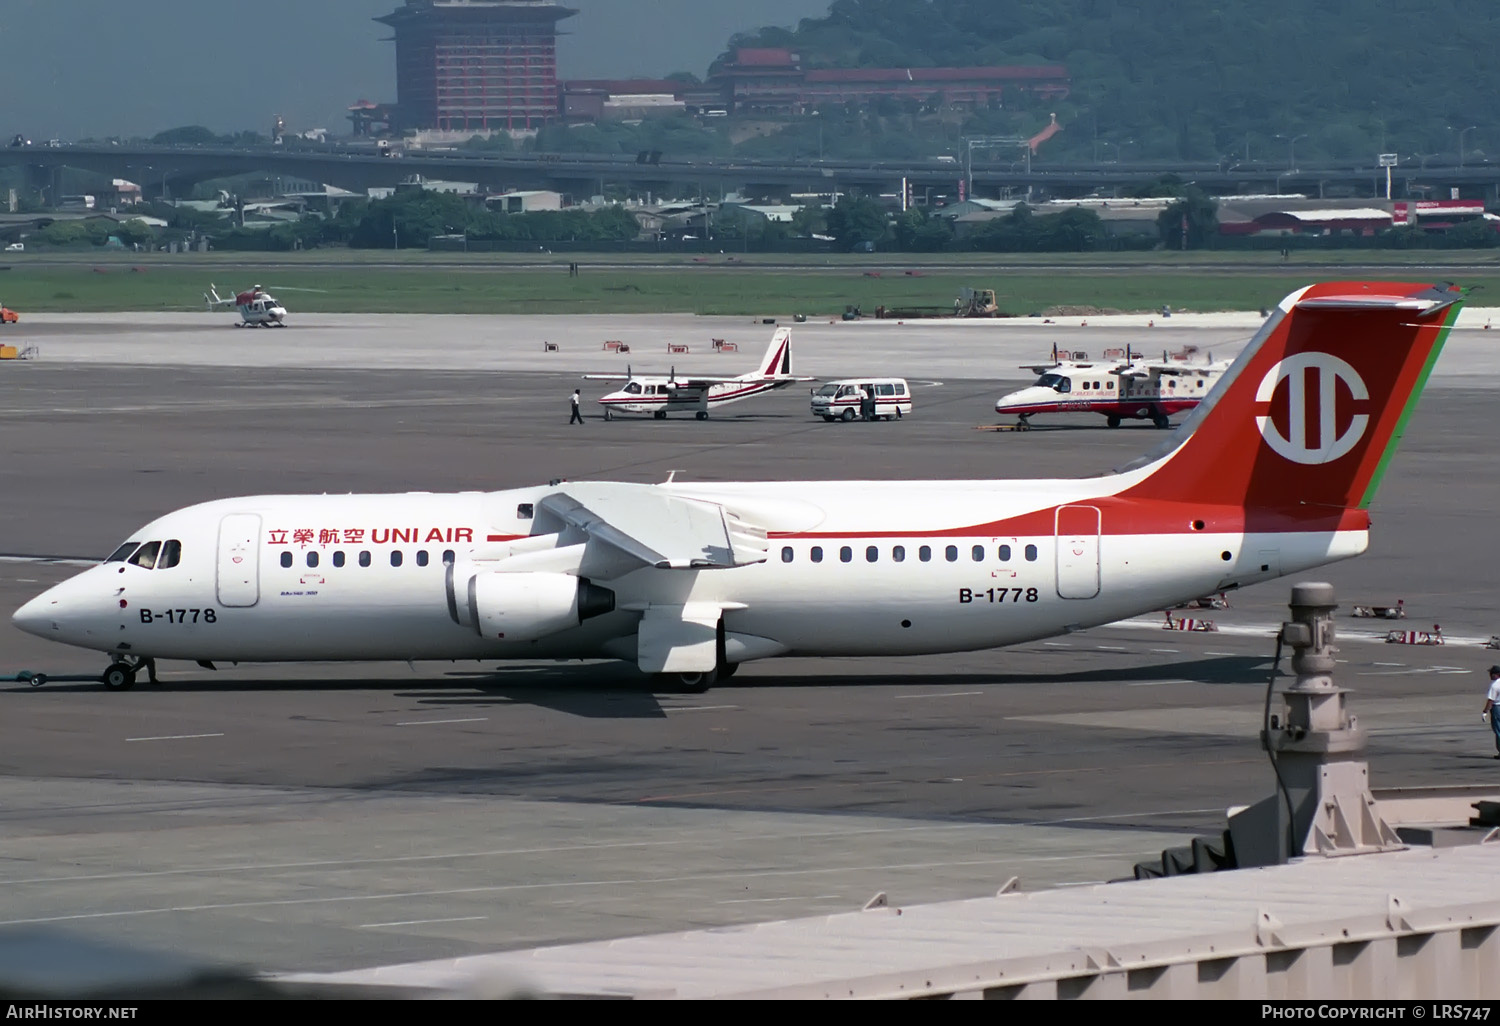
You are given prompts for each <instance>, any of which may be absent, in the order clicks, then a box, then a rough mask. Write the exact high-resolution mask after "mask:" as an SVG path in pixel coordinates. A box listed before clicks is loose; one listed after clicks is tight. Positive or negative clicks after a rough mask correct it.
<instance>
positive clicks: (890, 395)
mask: <svg viewBox="0 0 1500 1026" xmlns="http://www.w3.org/2000/svg"><path fill="white" fill-rule="evenodd" d="M870 395H873V396H874V397H875V416H876V417H879V418H880V419H882V420H900V419H901V418H902V417H904V416H906V415H907V414H908V413H910V412H911V388H910V386H908V385H907V383H906V379H905V378H844V379H842V380H839V381H830V382H828V383H827V384H825V385H823V386H822V387H820V388H815V389H813V392H812V413H813V416H814V417H822V418H823V419H824V420H827V421H835V420H856V419H859V418H860V417H863V416H864V412H863V405H862V404H863V402H864V400H865V398H866V397H867V396H870Z"/></svg>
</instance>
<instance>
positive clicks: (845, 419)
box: [839, 410, 854, 424]
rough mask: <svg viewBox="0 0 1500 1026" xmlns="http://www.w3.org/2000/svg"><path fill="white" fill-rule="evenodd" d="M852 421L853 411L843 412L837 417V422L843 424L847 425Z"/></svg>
mask: <svg viewBox="0 0 1500 1026" xmlns="http://www.w3.org/2000/svg"><path fill="white" fill-rule="evenodd" d="M853 419H854V411H853V410H845V411H844V412H843V413H842V414H840V415H839V420H842V421H843V422H844V423H845V424H847V423H849V422H850V421H851V420H853Z"/></svg>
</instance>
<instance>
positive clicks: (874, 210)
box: [827, 195, 890, 249]
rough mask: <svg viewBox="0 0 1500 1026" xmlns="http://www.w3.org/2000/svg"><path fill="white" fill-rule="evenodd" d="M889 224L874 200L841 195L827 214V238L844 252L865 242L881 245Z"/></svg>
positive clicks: (882, 209)
mask: <svg viewBox="0 0 1500 1026" xmlns="http://www.w3.org/2000/svg"><path fill="white" fill-rule="evenodd" d="M889 220H890V219H889V218H888V217H887V216H886V212H885V207H883V206H881V205H880V204H879V203H877V202H876V201H875V200H872V199H870V198H869V197H867V196H849V195H844V196H840V197H839V201H838V203H836V204H834V206H833V208H832V209H831V210H829V211H828V214H827V222H828V234H830V235H832V236H833V237H834V240H835V241H836V242H837V243H838V244H839V246H840V247H842V248H845V249H847V248H849V247H851V246H855V245H858V244H860V243H864V242H870V243H876V242H881V241H883V240H884V239H885V237H886V234H887V232H888V230H889Z"/></svg>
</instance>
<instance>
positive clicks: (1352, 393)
mask: <svg viewBox="0 0 1500 1026" xmlns="http://www.w3.org/2000/svg"><path fill="white" fill-rule="evenodd" d="M1283 381H1285V382H1286V399H1287V402H1286V434H1282V432H1281V428H1280V427H1278V426H1277V424H1276V422H1275V420H1273V419H1272V417H1271V411H1270V408H1269V407H1270V404H1271V401H1272V399H1273V398H1274V397H1275V396H1276V394H1277V389H1278V388H1279V387H1280V385H1281V383H1282V382H1283ZM1341 381H1342V382H1343V383H1344V387H1345V389H1347V391H1348V394H1349V397H1350V399H1352V400H1353V401H1354V402H1363V401H1364V400H1367V399H1369V398H1370V393H1369V390H1368V389H1367V388H1365V383H1364V380H1363V379H1361V378H1360V376H1359V373H1358V372H1357V371H1356V370H1355V369H1354V368H1353V367H1351V366H1349V364H1348V363H1346V362H1344V361H1343V360H1340V359H1339V358H1338V357H1337V356H1333V355H1331V354H1329V353H1298V354H1297V355H1295V356H1289V357H1287V358H1286V359H1285V360H1282V361H1280V362H1279V363H1277V364H1276V365H1275V366H1274V367H1272V368H1271V369H1270V370H1269V371H1267V372H1266V376H1265V377H1264V378H1262V379H1261V382H1260V388H1258V389H1257V390H1256V393H1255V401H1256V402H1257V403H1263V404H1265V406H1266V409H1265V412H1264V413H1263V414H1261V415H1258V416H1257V417H1256V418H1255V423H1256V426H1257V427H1259V428H1260V436H1261V437H1262V438H1264V439H1265V440H1266V444H1267V445H1269V446H1270V447H1271V449H1272V451H1274V452H1275V453H1276V454H1277V455H1279V456H1281V457H1283V458H1285V459H1288V460H1291V461H1292V462H1293V463H1301V464H1304V465H1309V466H1310V465H1316V464H1320V463H1332V462H1333V461H1334V460H1336V459H1339V458H1340V457H1343V456H1347V455H1348V454H1349V451H1350V450H1351V449H1353V448H1354V446H1355V445H1356V444H1358V442H1359V440H1360V439H1361V438H1363V437H1364V433H1365V430H1366V429H1367V428H1368V427H1369V426H1370V417H1369V414H1366V413H1354V412H1352V410H1345V411H1344V413H1345V417H1344V418H1340V416H1339V413H1340V410H1339V394H1338V393H1339V388H1338V385H1339V382H1341ZM1341 419H1345V420H1346V421H1347V423H1345V424H1344V426H1343V432H1342V433H1339V422H1340V420H1341Z"/></svg>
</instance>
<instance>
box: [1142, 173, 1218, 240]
mask: <svg viewBox="0 0 1500 1026" xmlns="http://www.w3.org/2000/svg"><path fill="white" fill-rule="evenodd" d="M1156 229H1157V231H1158V232H1160V233H1161V241H1162V245H1163V246H1165V247H1166V248H1167V249H1202V248H1203V247H1204V246H1206V245H1208V244H1210V243H1211V242H1212V241H1213V240H1214V239H1215V238H1217V237H1218V232H1219V208H1218V205H1217V204H1216V203H1214V201H1213V199H1212V198H1211V197H1210V196H1209V195H1208V194H1207V193H1205V192H1204V191H1203V190H1202V189H1200V188H1198V187H1197V186H1196V185H1190V186H1188V187H1187V188H1185V189H1184V190H1183V191H1182V194H1181V198H1180V199H1178V200H1177V201H1176V202H1175V203H1172V204H1170V205H1169V206H1168V207H1167V209H1165V210H1163V211H1162V212H1161V213H1160V214H1159V215H1157V218H1156ZM1184 243H1186V244H1184Z"/></svg>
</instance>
